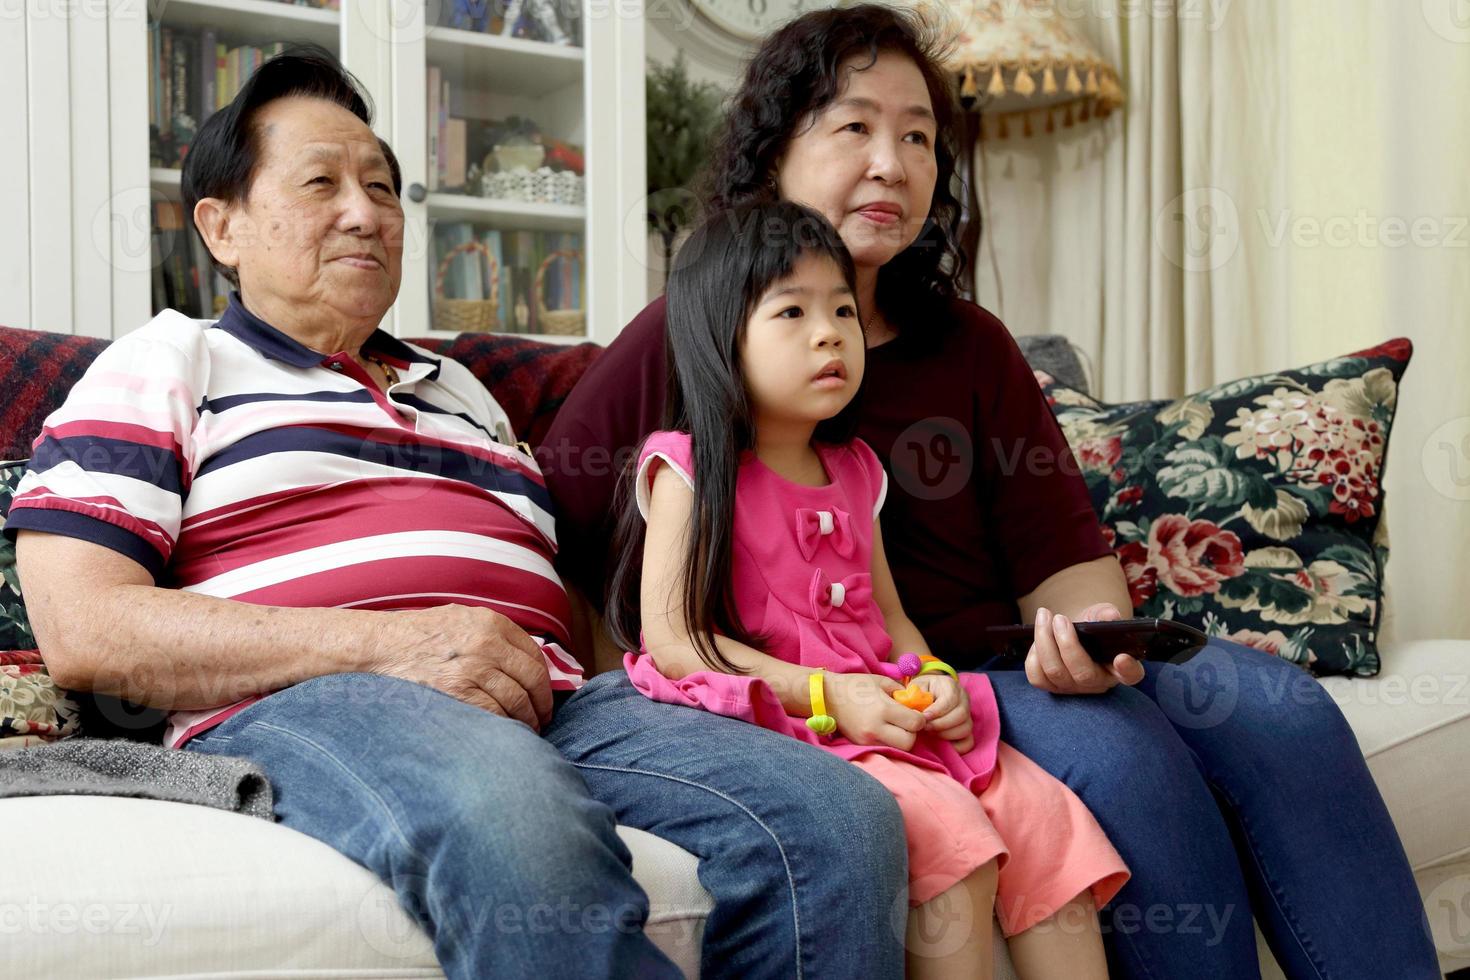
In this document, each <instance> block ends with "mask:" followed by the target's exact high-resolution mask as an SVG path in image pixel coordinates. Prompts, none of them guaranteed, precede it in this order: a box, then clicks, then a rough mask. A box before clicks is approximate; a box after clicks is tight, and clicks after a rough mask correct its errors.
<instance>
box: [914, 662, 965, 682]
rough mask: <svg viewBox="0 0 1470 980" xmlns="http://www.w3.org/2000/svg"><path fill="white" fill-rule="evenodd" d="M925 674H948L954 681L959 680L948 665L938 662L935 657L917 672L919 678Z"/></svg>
mask: <svg viewBox="0 0 1470 980" xmlns="http://www.w3.org/2000/svg"><path fill="white" fill-rule="evenodd" d="M925 674H948V675H949V676H951V677H953V678H954V679H955V680H959V679H960V678H959V675H958V674H956V673H955V672H954V668H953V667H951V666H950V665H949V664H947V663H945V662H944V661H943V660H940V659H939V658H937V657H936V658H934V659H933V660H930V661H929V662H928V663H926V664H925V665H924V666H923V668H922V669H921V670H920V671H919V676H920V677H922V676H923V675H925Z"/></svg>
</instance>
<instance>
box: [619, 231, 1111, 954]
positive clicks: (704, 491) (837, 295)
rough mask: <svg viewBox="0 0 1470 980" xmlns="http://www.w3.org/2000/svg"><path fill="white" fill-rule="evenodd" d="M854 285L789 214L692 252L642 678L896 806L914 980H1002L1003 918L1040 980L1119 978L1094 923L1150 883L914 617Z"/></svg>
mask: <svg viewBox="0 0 1470 980" xmlns="http://www.w3.org/2000/svg"><path fill="white" fill-rule="evenodd" d="M853 276H854V273H853V265H852V260H851V258H850V256H849V255H848V252H847V250H846V248H845V247H844V245H843V244H842V240H841V239H840V238H839V237H838V235H837V233H836V231H835V230H834V229H833V228H832V226H831V225H830V224H829V223H828V222H827V220H826V219H825V218H823V217H822V216H821V215H820V214H818V213H817V212H815V211H812V210H809V209H807V208H804V207H802V206H800V205H796V204H791V203H786V202H777V203H772V204H757V205H747V206H745V207H742V208H738V209H735V210H732V211H728V212H725V213H724V214H722V215H717V216H716V217H714V218H712V219H711V220H710V221H708V222H707V223H706V224H705V225H703V226H702V227H701V228H700V229H699V230H698V231H696V232H695V234H694V236H693V237H691V238H690V240H689V242H688V243H687V244H686V245H685V246H684V247H683V249H682V250H681V252H680V253H679V257H678V259H677V262H676V267H675V270H674V272H673V274H672V276H671V278H670V281H669V292H668V335H667V343H668V352H669V361H670V367H671V370H670V371H669V392H668V398H667V401H666V405H667V410H666V418H665V425H666V428H667V430H668V431H660V432H655V433H653V434H652V435H650V436H649V437H648V439H647V440H646V441H645V443H644V445H643V447H642V450H641V452H640V453H639V457H638V465H637V468H636V473H635V478H634V486H633V492H632V500H631V501H629V502H628V506H627V507H626V508H625V512H624V514H623V518H622V524H621V528H620V538H621V539H622V545H621V546H620V547H619V549H618V550H617V551H616V552H615V553H617V554H619V555H620V558H619V561H618V564H617V567H616V569H615V571H614V574H613V577H612V580H611V583H610V588H609V591H610V594H609V599H608V616H609V626H610V628H611V630H612V632H613V635H614V638H615V639H616V640H617V642H618V643H620V644H621V645H622V646H623V648H624V649H630V648H632V647H634V646H638V647H641V652H640V653H638V654H633V653H629V654H627V655H626V657H625V660H624V663H625V666H626V667H627V670H628V673H629V675H630V677H631V678H632V681H633V684H634V686H636V687H637V688H638V689H639V690H640V691H641V692H642V693H643V694H645V695H646V696H648V697H650V698H653V699H656V700H659V701H666V702H671V703H675V704H684V705H690V706H696V707H701V708H704V709H706V710H709V711H714V712H718V713H720V714H724V715H730V716H733V717H737V718H742V719H744V720H746V721H749V722H752V723H754V724H758V725H761V726H763V727H765V728H769V729H771V730H772V731H776V732H781V733H784V734H786V735H790V736H791V737H793V738H799V739H802V740H804V741H807V742H810V743H812V744H814V745H818V746H820V747H822V748H824V749H826V750H827V751H829V752H832V753H835V754H836V755H839V756H841V757H843V758H845V759H848V760H850V761H851V762H852V763H853V764H854V765H857V766H859V767H860V768H862V769H864V770H865V771H866V772H868V773H869V774H871V775H872V776H873V777H874V778H876V779H877V780H879V781H880V782H881V783H883V785H884V786H886V787H887V788H888V789H889V790H890V791H891V792H892V793H893V795H894V796H895V798H896V799H897V801H898V804H899V808H900V810H901V811H902V813H903V817H904V825H905V832H906V836H907V838H908V852H909V904H910V906H911V911H910V914H909V918H908V937H907V940H908V941H907V949H908V966H909V973H910V975H912V976H916V977H917V976H924V977H928V976H964V977H988V976H990V975H991V972H992V959H991V957H992V951H991V948H990V944H991V927H990V921H991V917H992V913H993V914H994V916H995V917H996V918H998V920H999V922H1000V926H1001V929H1002V931H1003V932H1004V933H1005V935H1006V936H1007V937H1008V938H1009V946H1010V951H1011V955H1012V959H1013V961H1014V962H1015V964H1016V966H1017V969H1018V971H1019V972H1021V974H1022V976H1029V977H1057V976H1065V977H1105V976H1106V975H1107V967H1106V963H1105V960H1104V956H1103V949H1102V943H1101V937H1100V935H1099V931H1098V925H1097V915H1096V911H1095V910H1096V909H1097V908H1099V907H1101V906H1102V905H1104V904H1105V903H1107V902H1108V901H1109V900H1110V899H1111V898H1112V897H1113V895H1114V894H1116V893H1117V891H1118V889H1119V888H1121V887H1122V885H1123V884H1124V882H1126V881H1127V879H1128V872H1127V870H1126V868H1125V867H1124V866H1123V862H1122V860H1121V859H1120V858H1119V857H1118V854H1117V852H1116V851H1114V850H1113V848H1112V846H1111V845H1110V844H1109V843H1108V840H1107V838H1106V836H1105V835H1104V834H1103V832H1102V830H1101V828H1099V827H1098V825H1097V823H1096V821H1095V820H1093V818H1092V815H1091V814H1090V813H1089V812H1088V811H1087V809H1086V808H1085V807H1084V806H1083V805H1082V803H1081V801H1079V800H1078V799H1077V798H1076V797H1075V796H1074V795H1073V794H1072V793H1071V792H1070V791H1069V790H1068V789H1067V788H1066V787H1065V786H1064V785H1063V784H1062V783H1061V782H1059V781H1058V780H1056V779H1054V778H1053V777H1052V776H1050V775H1048V774H1047V773H1045V772H1044V771H1043V770H1042V769H1040V768H1039V767H1038V766H1036V765H1035V764H1034V763H1032V762H1031V761H1030V760H1028V759H1027V758H1025V757H1024V756H1022V755H1020V754H1019V753H1017V752H1016V751H1015V750H1013V749H1011V748H1010V747H1009V746H1007V745H1005V744H1004V743H1002V742H1001V741H1000V740H999V737H998V733H999V730H1000V722H999V716H998V714H997V710H996V705H995V698H994V695H993V693H992V691H991V688H990V683H989V680H988V679H987V678H986V677H985V676H984V675H983V674H974V673H964V674H960V673H957V672H956V671H954V670H953V669H952V668H950V667H949V666H948V665H946V664H943V663H941V662H939V661H937V660H935V659H934V658H933V657H932V656H929V648H928V647H927V646H926V645H925V643H924V638H923V637H922V636H920V635H919V632H918V630H916V629H915V628H914V625H913V623H912V622H910V621H909V619H908V617H907V616H905V615H904V611H903V607H902V606H901V604H900V603H899V599H898V595H897V592H896V589H895V586H894V582H893V577H892V575H891V574H890V572H889V569H888V563H887V561H886V559H885V558H884V555H883V538H882V534H881V531H880V527H879V521H878V514H879V511H880V510H881V509H882V506H883V498H884V494H885V492H886V489H887V477H886V475H885V474H884V471H883V467H882V464H881V463H880V462H879V461H878V458H877V456H876V455H875V454H874V453H873V451H872V450H871V449H870V448H869V447H868V445H867V444H866V443H864V442H862V441H861V440H859V439H855V438H853V436H852V431H853V426H854V423H855V420H856V411H855V404H856V398H857V396H858V391H859V388H860V385H861V382H862V376H863V358H864V342H863V336H864V331H863V326H862V324H861V322H860V319H859V316H858V311H857V309H856V303H855V299H854V295H855V293H854V290H855V284H854V279H853ZM645 522H646V523H645ZM640 538H641V539H642V540H641V547H640V546H639V545H640V541H639V539H640ZM640 631H641V633H640ZM633 637H639V638H640V640H639V641H634V640H633ZM904 654H917V655H919V657H920V658H923V659H921V660H918V662H917V665H916V663H915V658H913V657H902V655H904ZM901 658H902V659H901ZM900 663H902V664H903V670H902V671H900V669H899V665H900ZM899 673H903V674H905V675H916V676H913V677H912V679H911V680H910V682H909V684H908V685H907V687H908V688H910V689H911V690H905V685H904V684H902V683H900V682H899V681H898V680H894V679H893V678H892V677H891V676H890V675H891V674H899ZM906 679H907V677H906ZM912 689H917V692H918V693H917V694H916V693H915V690H912ZM895 693H897V694H898V695H899V696H900V697H901V698H903V699H904V701H906V702H907V703H909V704H914V705H915V707H907V706H905V704H904V703H900V701H899V700H898V699H896V698H895V696H894V695H895ZM915 697H917V698H918V699H919V700H917V701H915V700H913V698H915ZM926 699H932V703H930V704H928V705H927V706H925V705H924V700H926ZM831 806H832V807H834V808H840V807H841V806H842V801H841V800H840V799H834V800H832V801H831ZM812 818H813V819H815V820H820V819H822V814H820V813H815V814H812ZM861 899H862V897H861V896H853V900H855V901H861Z"/></svg>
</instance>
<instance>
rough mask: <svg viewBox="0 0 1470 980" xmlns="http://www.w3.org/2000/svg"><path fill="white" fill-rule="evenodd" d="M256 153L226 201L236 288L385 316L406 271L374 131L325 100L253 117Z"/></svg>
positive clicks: (221, 251) (283, 301) (281, 301)
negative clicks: (240, 194) (238, 190)
mask: <svg viewBox="0 0 1470 980" xmlns="http://www.w3.org/2000/svg"><path fill="white" fill-rule="evenodd" d="M254 124H255V126H256V128H257V133H258V138H259V145H260V156H259V160H258V162H257V164H256V168H255V173H254V176H253V178H252V180H251V183H250V192H249V194H248V196H247V197H246V198H245V199H244V200H241V201H236V202H234V203H233V204H230V205H228V206H227V212H228V214H229V219H228V240H227V241H226V242H225V243H223V245H222V247H220V248H216V249H215V255H216V257H218V258H219V259H220V260H221V261H222V262H225V263H226V264H228V265H232V266H234V267H235V268H236V270H237V271H238V273H239V276H240V289H241V294H242V295H243V296H244V297H245V298H246V299H247V301H249V302H251V303H252V304H253V305H255V306H256V307H257V308H260V307H261V306H262V304H263V303H267V302H268V303H269V304H270V306H272V307H276V308H280V307H283V306H285V307H289V308H293V309H296V310H299V311H302V312H308V313H312V314H316V315H317V316H319V317H321V318H324V319H328V320H330V319H334V318H336V319H354V320H358V319H364V318H373V317H378V318H380V317H382V315H383V314H384V313H386V312H387V310H388V308H389V307H390V306H392V305H393V300H394V299H395V298H396V297H397V296H398V284H399V280H400V278H401V276H402V270H403V206H402V204H400V203H399V200H398V196H397V195H396V194H394V193H393V175H392V172H391V171H390V170H389V169H388V161H387V159H386V158H385V157H384V156H383V152H382V149H381V148H380V147H379V145H378V138H377V136H375V135H374V134H373V131H372V130H371V129H369V128H368V126H367V125H366V124H365V123H364V122H363V121H362V120H361V119H358V118H357V117H356V116H355V115H353V114H352V113H351V112H349V111H347V110H346V109H344V108H342V107H341V106H339V105H337V104H335V103H332V102H328V101H326V100H324V99H314V98H305V97H295V96H293V97H289V98H284V99H277V100H275V101H273V102H270V103H268V104H266V105H265V106H263V107H261V109H260V111H259V112H258V113H256V115H255V118H254Z"/></svg>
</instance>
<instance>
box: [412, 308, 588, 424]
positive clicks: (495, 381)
mask: <svg viewBox="0 0 1470 980" xmlns="http://www.w3.org/2000/svg"><path fill="white" fill-rule="evenodd" d="M408 343H410V344H417V345H418V346H420V347H423V348H424V349H425V350H429V351H433V352H434V353H435V354H440V355H443V356H446V357H452V358H454V359H455V360H456V361H458V362H459V363H461V364H463V365H464V366H465V367H467V368H469V369H470V371H471V372H473V374H474V375H475V377H477V378H479V379H480V383H481V384H483V385H484V386H485V387H486V388H489V389H490V391H491V392H492V393H493V394H494V395H495V400H496V401H497V402H499V403H500V407H501V408H503V409H505V413H506V414H507V415H509V416H510V424H511V426H512V427H513V428H514V429H515V431H516V435H517V436H518V437H519V438H521V439H523V440H525V441H526V442H528V443H530V444H531V445H532V446H539V445H540V444H541V440H542V439H544V438H545V437H546V432H547V430H548V429H550V428H551V420H552V417H553V416H555V414H556V410H557V409H558V408H560V407H561V403H562V402H564V401H566V398H567V395H568V394H569V393H570V392H571V390H572V386H573V385H575V384H576V383H577V379H578V378H580V377H581V376H582V373H583V372H584V371H586V370H587V367H588V365H590V364H591V363H592V362H593V361H594V360H596V359H597V356H598V355H599V354H601V353H602V348H601V347H599V346H598V345H596V344H590V343H588V344H576V345H573V346H568V345H565V344H545V343H541V342H540V341H536V340H527V339H526V338H524V337H504V336H498V335H496V334H484V333H462V334H459V335H458V336H456V337H454V338H452V339H449V338H424V337H420V338H410V339H409V340H408Z"/></svg>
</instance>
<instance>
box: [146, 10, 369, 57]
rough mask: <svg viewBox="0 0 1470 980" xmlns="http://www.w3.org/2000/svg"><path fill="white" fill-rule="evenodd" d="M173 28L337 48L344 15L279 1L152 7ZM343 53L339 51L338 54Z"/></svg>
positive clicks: (334, 11)
mask: <svg viewBox="0 0 1470 980" xmlns="http://www.w3.org/2000/svg"><path fill="white" fill-rule="evenodd" d="M150 6H153V7H156V8H157V9H158V10H159V11H160V12H161V14H162V16H161V17H160V21H161V22H162V23H164V24H167V25H169V26H170V27H180V28H194V29H196V30H203V29H205V28H212V29H213V30H214V31H215V32H216V33H218V34H220V35H221V36H231V37H239V38H261V39H265V40H283V41H284V40H291V41H313V42H315V43H317V44H320V45H322V46H324V47H327V48H331V49H334V50H335V49H337V48H338V42H339V40H340V36H341V33H342V14H341V12H340V11H336V10H319V9H317V8H315V7H298V6H296V5H294V4H289V3H278V2H276V0H168V2H167V3H166V4H152V5H150ZM339 53H340V52H339Z"/></svg>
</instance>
